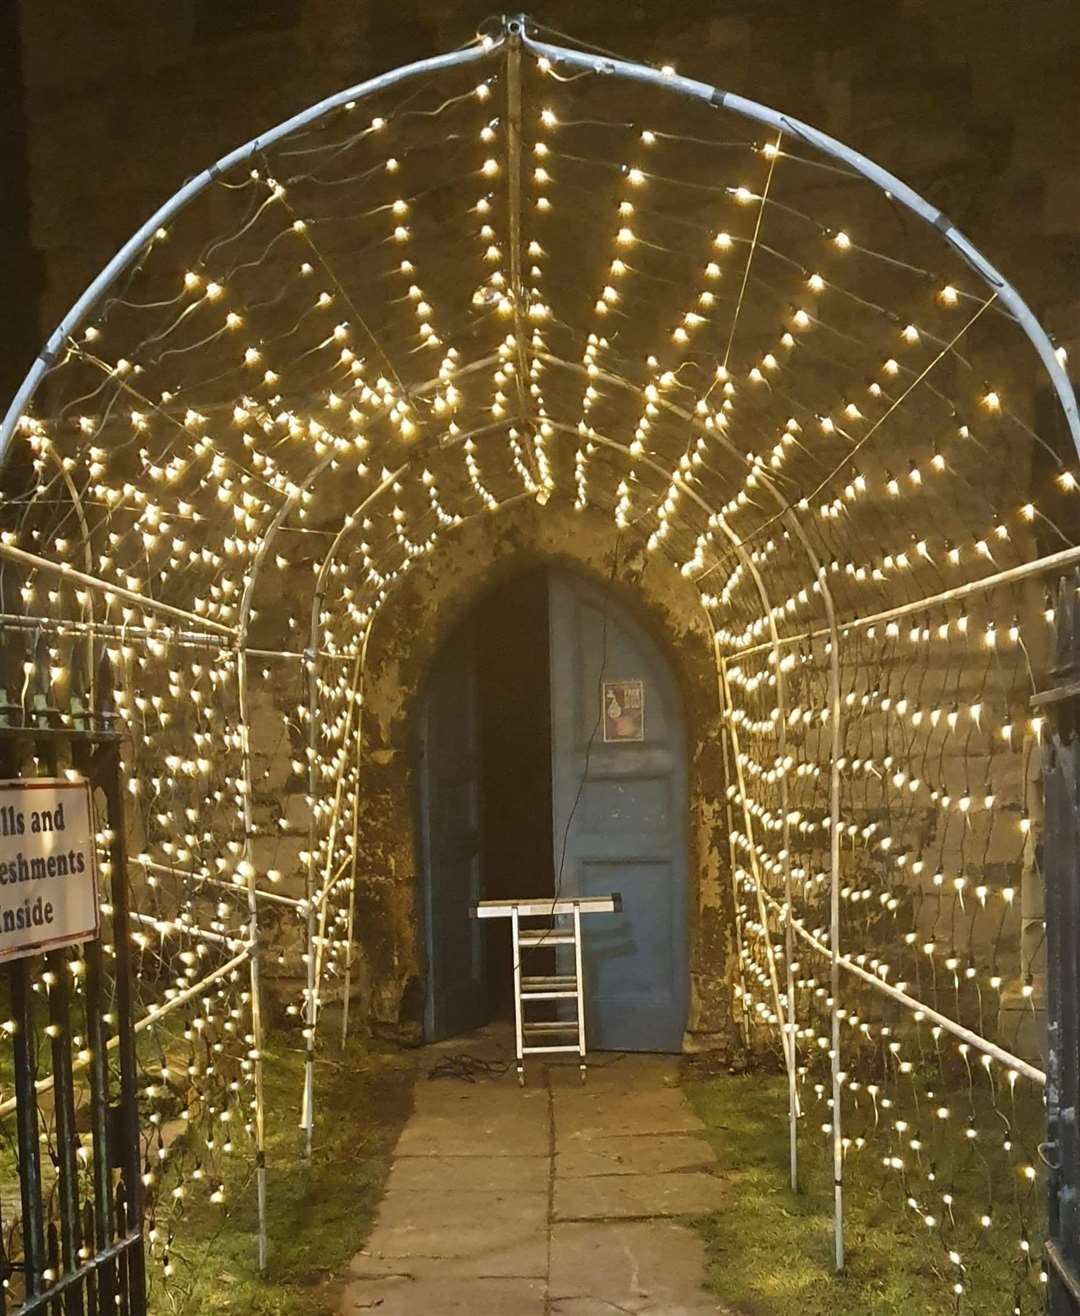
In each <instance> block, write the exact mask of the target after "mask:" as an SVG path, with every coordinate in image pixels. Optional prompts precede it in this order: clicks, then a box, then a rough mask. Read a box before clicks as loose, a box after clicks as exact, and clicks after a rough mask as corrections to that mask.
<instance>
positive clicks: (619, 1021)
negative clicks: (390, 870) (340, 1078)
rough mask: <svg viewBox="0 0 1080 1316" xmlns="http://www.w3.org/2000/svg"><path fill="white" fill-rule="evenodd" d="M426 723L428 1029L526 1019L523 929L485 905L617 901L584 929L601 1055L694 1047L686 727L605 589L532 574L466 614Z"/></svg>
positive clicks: (593, 1026)
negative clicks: (515, 948) (519, 993)
mask: <svg viewBox="0 0 1080 1316" xmlns="http://www.w3.org/2000/svg"><path fill="white" fill-rule="evenodd" d="M419 724H420V737H419V745H418V757H419V772H418V773H417V780H418V800H417V804H418V822H419V835H420V849H421V855H422V896H423V909H424V925H425V926H424V943H425V950H426V956H425V959H426V964H427V977H426V999H425V1013H424V1027H425V1035H426V1036H427V1038H428V1039H429V1040H438V1039H442V1038H446V1037H451V1036H454V1035H455V1034H458V1033H462V1032H466V1031H469V1030H470V1029H472V1028H476V1027H479V1026H480V1025H482V1024H484V1023H487V1022H489V1021H490V1020H492V1019H494V1018H497V1017H500V1016H505V1017H506V1018H511V1017H512V1014H513V995H512V993H513V985H512V974H513V964H512V958H511V950H510V944H509V937H508V936H507V929H506V926H505V925H504V924H503V923H502V922H501V921H494V922H492V921H484V922H478V921H477V920H476V919H475V918H473V917H472V914H471V910H472V906H473V905H474V904H475V902H476V901H477V900H481V899H485V900H499V899H513V898H526V897H541V898H544V897H549V896H551V897H553V896H554V895H555V894H556V893H558V894H561V895H575V894H580V895H599V894H606V893H608V892H611V891H618V892H619V893H620V894H621V895H622V897H623V909H622V912H621V913H620V914H617V915H612V916H605V917H604V918H603V919H597V920H596V921H595V925H593V926H590V928H589V930H588V935H587V937H586V943H585V956H584V958H585V985H586V1001H587V1009H586V1020H587V1027H588V1034H589V1043H590V1046H593V1047H599V1048H611V1049H619V1050H659V1051H676V1050H679V1049H680V1048H681V1045H682V1035H683V1030H684V1027H685V1022H686V1009H687V999H688V976H687V975H688V968H687V893H686V887H687V868H688V865H687V822H688V818H687V814H688V800H687V767H686V732H685V725H684V716H683V710H682V701H681V696H680V693H679V690H678V684H677V681H676V679H675V676H674V673H673V671H672V669H671V666H670V664H669V662H668V659H667V657H666V655H665V654H664V653H663V651H662V650H661V648H660V646H659V645H657V643H656V642H655V640H654V639H653V638H652V636H651V635H649V634H648V633H647V631H646V630H645V629H644V627H642V626H641V624H640V623H639V622H638V621H637V619H636V618H635V617H634V616H633V615H631V613H630V611H629V610H628V609H627V608H626V606H625V605H624V604H623V603H622V601H621V600H619V599H617V598H615V597H614V596H613V595H612V594H611V592H610V591H609V590H608V589H606V588H605V587H603V586H601V585H599V584H596V583H593V582H591V581H586V580H585V579H583V578H581V577H579V576H577V575H576V574H574V573H572V572H568V571H565V570H562V569H556V568H549V567H533V568H530V569H528V570H526V571H523V572H521V573H519V574H517V575H515V576H513V577H512V578H510V579H508V580H506V581H504V582H500V583H499V584H497V585H494V586H492V588H491V589H489V590H488V591H486V592H485V593H484V594H483V595H482V596H481V597H480V598H479V599H478V600H477V601H476V602H475V603H474V604H473V605H472V606H471V607H470V609H469V610H468V612H467V613H466V614H465V616H464V617H463V618H462V619H461V620H460V621H459V622H458V624H457V625H456V627H455V628H454V630H453V631H452V633H451V634H450V636H449V637H448V639H447V640H446V642H445V643H444V644H443V646H442V647H441V649H440V651H439V653H438V655H437V657H436V659H435V661H434V663H433V665H432V669H431V672H430V675H429V679H428V683H427V687H426V690H425V692H424V695H423V705H422V710H421V716H420V719H419ZM554 953H555V952H554V951H551V952H545V951H541V952H538V954H540V955H541V956H542V957H546V956H547V955H550V956H551V957H552V960H553V959H554ZM533 967H534V968H535V969H536V970H537V971H539V972H554V971H555V965H554V963H553V962H552V963H551V964H537V965H535V966H533Z"/></svg>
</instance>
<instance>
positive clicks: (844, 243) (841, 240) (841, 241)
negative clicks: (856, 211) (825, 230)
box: [833, 229, 851, 251]
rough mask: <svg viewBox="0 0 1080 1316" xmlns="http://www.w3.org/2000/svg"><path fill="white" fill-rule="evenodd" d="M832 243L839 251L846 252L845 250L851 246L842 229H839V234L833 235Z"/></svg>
mask: <svg viewBox="0 0 1080 1316" xmlns="http://www.w3.org/2000/svg"><path fill="white" fill-rule="evenodd" d="M833 242H835V243H836V245H837V246H838V247H839V248H840V250H841V251H847V249H848V248H849V247H850V246H851V239H850V238H849V237H848V235H847V234H846V233H845V232H844V230H843V229H841V230H840V232H839V233H837V234H835V235H834V237H833Z"/></svg>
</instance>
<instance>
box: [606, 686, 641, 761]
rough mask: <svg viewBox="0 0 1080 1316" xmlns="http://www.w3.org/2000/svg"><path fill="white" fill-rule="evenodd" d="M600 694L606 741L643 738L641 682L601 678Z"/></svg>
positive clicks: (614, 742)
mask: <svg viewBox="0 0 1080 1316" xmlns="http://www.w3.org/2000/svg"><path fill="white" fill-rule="evenodd" d="M601 697H602V699H603V702H604V740H605V742H606V743H607V744H609V745H610V744H617V743H618V742H620V741H628V740H631V741H632V740H644V739H645V682H644V681H605V682H604V683H603V692H602V696H601Z"/></svg>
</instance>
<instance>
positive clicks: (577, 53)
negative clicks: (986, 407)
mask: <svg viewBox="0 0 1080 1316" xmlns="http://www.w3.org/2000/svg"><path fill="white" fill-rule="evenodd" d="M513 22H514V23H515V24H517V25H520V26H519V30H520V32H521V39H522V42H523V44H524V45H525V47H526V48H527V49H528V50H531V51H532V52H533V53H534V54H535V55H536V56H537V57H539V58H545V59H548V60H550V61H551V62H552V63H561V64H569V65H570V66H571V67H573V68H577V69H580V70H582V71H583V72H591V73H596V74H598V75H601V76H607V77H618V78H625V79H627V80H628V81H630V82H640V83H644V84H645V85H646V86H650V87H656V88H660V89H663V90H665V91H676V92H680V93H681V94H682V95H684V96H689V97H690V98H691V99H692V100H699V101H704V102H705V103H706V104H708V105H713V106H715V107H717V108H718V109H725V110H730V111H731V112H732V113H734V114H738V115H741V116H742V117H743V118H744V119H750V120H752V121H753V122H755V123H760V124H764V125H765V126H766V127H769V128H774V129H776V130H777V131H778V132H783V133H791V134H792V135H794V136H796V137H798V138H800V139H801V140H802V141H804V142H806V143H807V144H808V145H809V146H813V147H814V148H815V149H816V150H818V151H820V152H821V153H822V154H823V155H827V156H831V157H832V158H833V159H834V160H838V161H840V163H841V164H844V165H847V166H848V168H850V169H853V170H854V171H855V172H856V173H857V174H859V175H861V176H862V177H863V178H865V179H866V180H867V182H869V183H873V184H874V186H875V187H877V188H879V189H880V190H881V191H882V192H884V193H885V194H886V195H887V196H889V197H890V198H891V199H892V200H894V201H898V202H899V203H900V204H901V205H902V206H904V207H905V208H906V209H907V210H910V211H911V213H912V214H913V215H915V216H916V217H917V218H918V219H921V220H922V221H923V222H924V223H926V224H929V225H930V227H931V228H935V229H937V231H938V232H939V233H940V234H941V236H942V237H943V238H944V240H945V241H946V242H947V243H948V244H949V246H950V247H952V248H953V250H954V251H955V252H956V253H957V255H959V256H960V257H961V259H962V260H963V261H965V263H966V264H968V265H969V266H970V267H971V268H972V269H973V270H974V271H975V273H976V274H978V276H979V277H980V278H981V279H982V280H983V281H984V282H985V283H986V284H987V285H988V286H989V287H990V288H992V289H993V290H994V292H996V293H997V296H998V300H999V301H1000V302H1001V303H1002V305H1003V306H1005V307H1006V308H1007V309H1008V310H1009V311H1010V312H1011V313H1012V315H1013V317H1014V318H1015V320H1016V322H1017V324H1019V326H1020V328H1021V329H1022V330H1023V331H1024V333H1025V334H1026V335H1027V337H1028V339H1029V340H1030V342H1031V345H1032V346H1033V347H1034V348H1035V351H1036V353H1037V354H1038V356H1039V359H1040V361H1041V362H1042V364H1043V367H1044V368H1045V370H1046V373H1047V374H1048V375H1049V376H1050V382H1051V383H1052V384H1053V386H1054V391H1055V392H1056V393H1057V396H1058V400H1059V402H1060V403H1061V409H1062V411H1063V412H1064V413H1065V421H1066V424H1067V425H1068V427H1069V433H1070V435H1071V436H1072V441H1073V447H1074V448H1075V449H1076V452H1077V455H1078V456H1080V409H1078V407H1077V401H1076V394H1075V393H1074V391H1073V386H1072V383H1071V382H1070V380H1069V377H1068V375H1067V374H1066V373H1065V371H1064V369H1063V368H1062V366H1061V363H1060V362H1059V361H1058V359H1057V356H1056V355H1055V353H1054V345H1053V343H1052V342H1051V341H1050V338H1049V336H1048V335H1047V333H1046V331H1045V330H1044V329H1043V327H1042V325H1041V324H1040V323H1039V320H1038V318H1037V317H1036V315H1035V313H1034V312H1033V311H1032V309H1031V307H1030V306H1028V304H1027V302H1026V301H1025V300H1024V298H1023V297H1022V296H1021V295H1020V293H1019V292H1018V291H1017V290H1016V289H1015V288H1014V287H1013V285H1012V284H1011V283H1010V282H1009V281H1008V279H1006V278H1005V276H1004V275H1003V274H1002V273H1001V271H1000V270H998V269H997V268H996V266H994V265H993V264H992V263H991V262H990V261H989V260H987V258H986V257H985V256H984V255H983V254H982V252H981V251H979V249H978V248H977V247H976V246H975V244H974V243H973V242H971V241H970V239H969V238H967V237H966V236H965V235H964V234H963V233H961V231H960V230H959V229H958V228H957V227H956V225H955V224H953V222H952V221H951V220H950V219H949V218H948V216H946V215H944V214H943V213H942V212H941V211H940V210H938V208H937V207H936V206H933V205H931V204H930V202H929V201H927V200H926V198H925V197H923V196H922V195H920V194H919V193H918V192H916V191H915V189H914V188H912V187H909V186H908V185H907V183H905V182H903V181H902V180H901V179H899V178H897V177H896V175H895V174H892V173H890V172H889V171H888V170H887V169H883V168H882V167H881V166H880V165H878V164H875V163H874V161H873V160H871V159H869V158H868V157H867V156H865V155H863V154H862V153H861V152H859V151H856V150H855V149H854V148H852V147H850V146H847V145H846V144H845V143H844V142H841V141H839V140H838V139H837V138H835V137H831V136H830V135H829V134H828V133H823V132H820V131H819V130H818V129H817V128H813V127H811V126H810V124H808V123H804V122H803V121H802V120H801V119H797V118H795V117H794V116H792V115H789V114H783V113H781V112H780V111H779V110H774V109H772V108H771V107H770V106H768V105H762V104H760V102H758V101H754V100H749V99H748V98H747V97H745V96H739V95H737V94H736V93H735V92H731V91H724V90H722V89H721V88H719V87H714V86H713V85H712V84H711V83H708V82H699V81H697V80H696V79H694V78H684V77H682V76H681V75H680V74H675V73H664V72H662V71H661V70H659V69H653V68H649V67H648V66H647V65H644V64H637V63H633V62H631V61H629V60H622V59H615V58H614V57H612V56H610V55H594V54H592V53H590V52H589V51H584V50H570V49H567V48H566V47H564V46H555V45H551V44H549V43H548V42H545V41H538V40H537V39H536V38H535V37H532V36H530V35H529V33H528V20H527V18H525V17H524V16H521V17H519V18H517V19H514V20H513Z"/></svg>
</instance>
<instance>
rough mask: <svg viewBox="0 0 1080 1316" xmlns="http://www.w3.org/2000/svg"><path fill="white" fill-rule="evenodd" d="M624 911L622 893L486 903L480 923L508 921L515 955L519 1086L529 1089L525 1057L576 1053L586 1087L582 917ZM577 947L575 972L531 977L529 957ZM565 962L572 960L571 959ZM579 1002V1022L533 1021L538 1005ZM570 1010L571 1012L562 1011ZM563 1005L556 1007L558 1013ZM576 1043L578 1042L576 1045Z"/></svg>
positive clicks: (480, 912)
mask: <svg viewBox="0 0 1080 1316" xmlns="http://www.w3.org/2000/svg"><path fill="white" fill-rule="evenodd" d="M621 909H622V897H621V896H620V895H619V894H618V892H613V893H612V894H611V895H609V896H559V897H556V898H551V897H549V898H548V899H540V900H536V899H531V900H481V901H478V902H477V904H476V906H475V908H474V913H475V915H476V917H477V918H508V919H509V920H510V944H511V946H512V948H513V955H514V1032H515V1041H516V1045H517V1076H518V1083H519V1084H520V1085H521V1086H522V1087H524V1085H525V1057H526V1056H535V1055H553V1054H556V1053H563V1054H567V1053H573V1052H576V1053H577V1054H578V1056H579V1057H580V1061H579V1069H580V1071H581V1081H582V1082H583V1083H584V1082H585V987H584V981H583V979H582V972H581V916H582V914H614V913H617V912H618V911H620V910H621ZM560 946H567V947H573V961H572V964H573V972H572V973H571V972H561V971H560V966H559V965H558V964H556V971H555V972H554V973H546V974H544V973H526V972H525V963H524V961H525V957H526V955H529V956H530V958H531V957H532V955H533V954H534V953H535V952H537V951H541V950H548V949H555V950H556V957H557V959H560V958H563V956H561V955H560V953H559V951H558V950H557V949H556V948H558V947H560ZM565 958H567V959H569V956H566V957H565ZM542 1001H545V1002H569V1001H573V1002H574V1014H573V1017H572V1018H571V1017H569V1016H567V1017H565V1018H556V1019H536V1018H532V1019H530V1018H529V1016H528V1011H527V1007H528V1006H529V1005H530V1004H532V1003H534V1002H536V1003H539V1002H542ZM562 1008H565V1007H562ZM559 1009H560V1006H558V1005H556V1011H558V1010H559ZM571 1039H573V1040H571Z"/></svg>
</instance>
